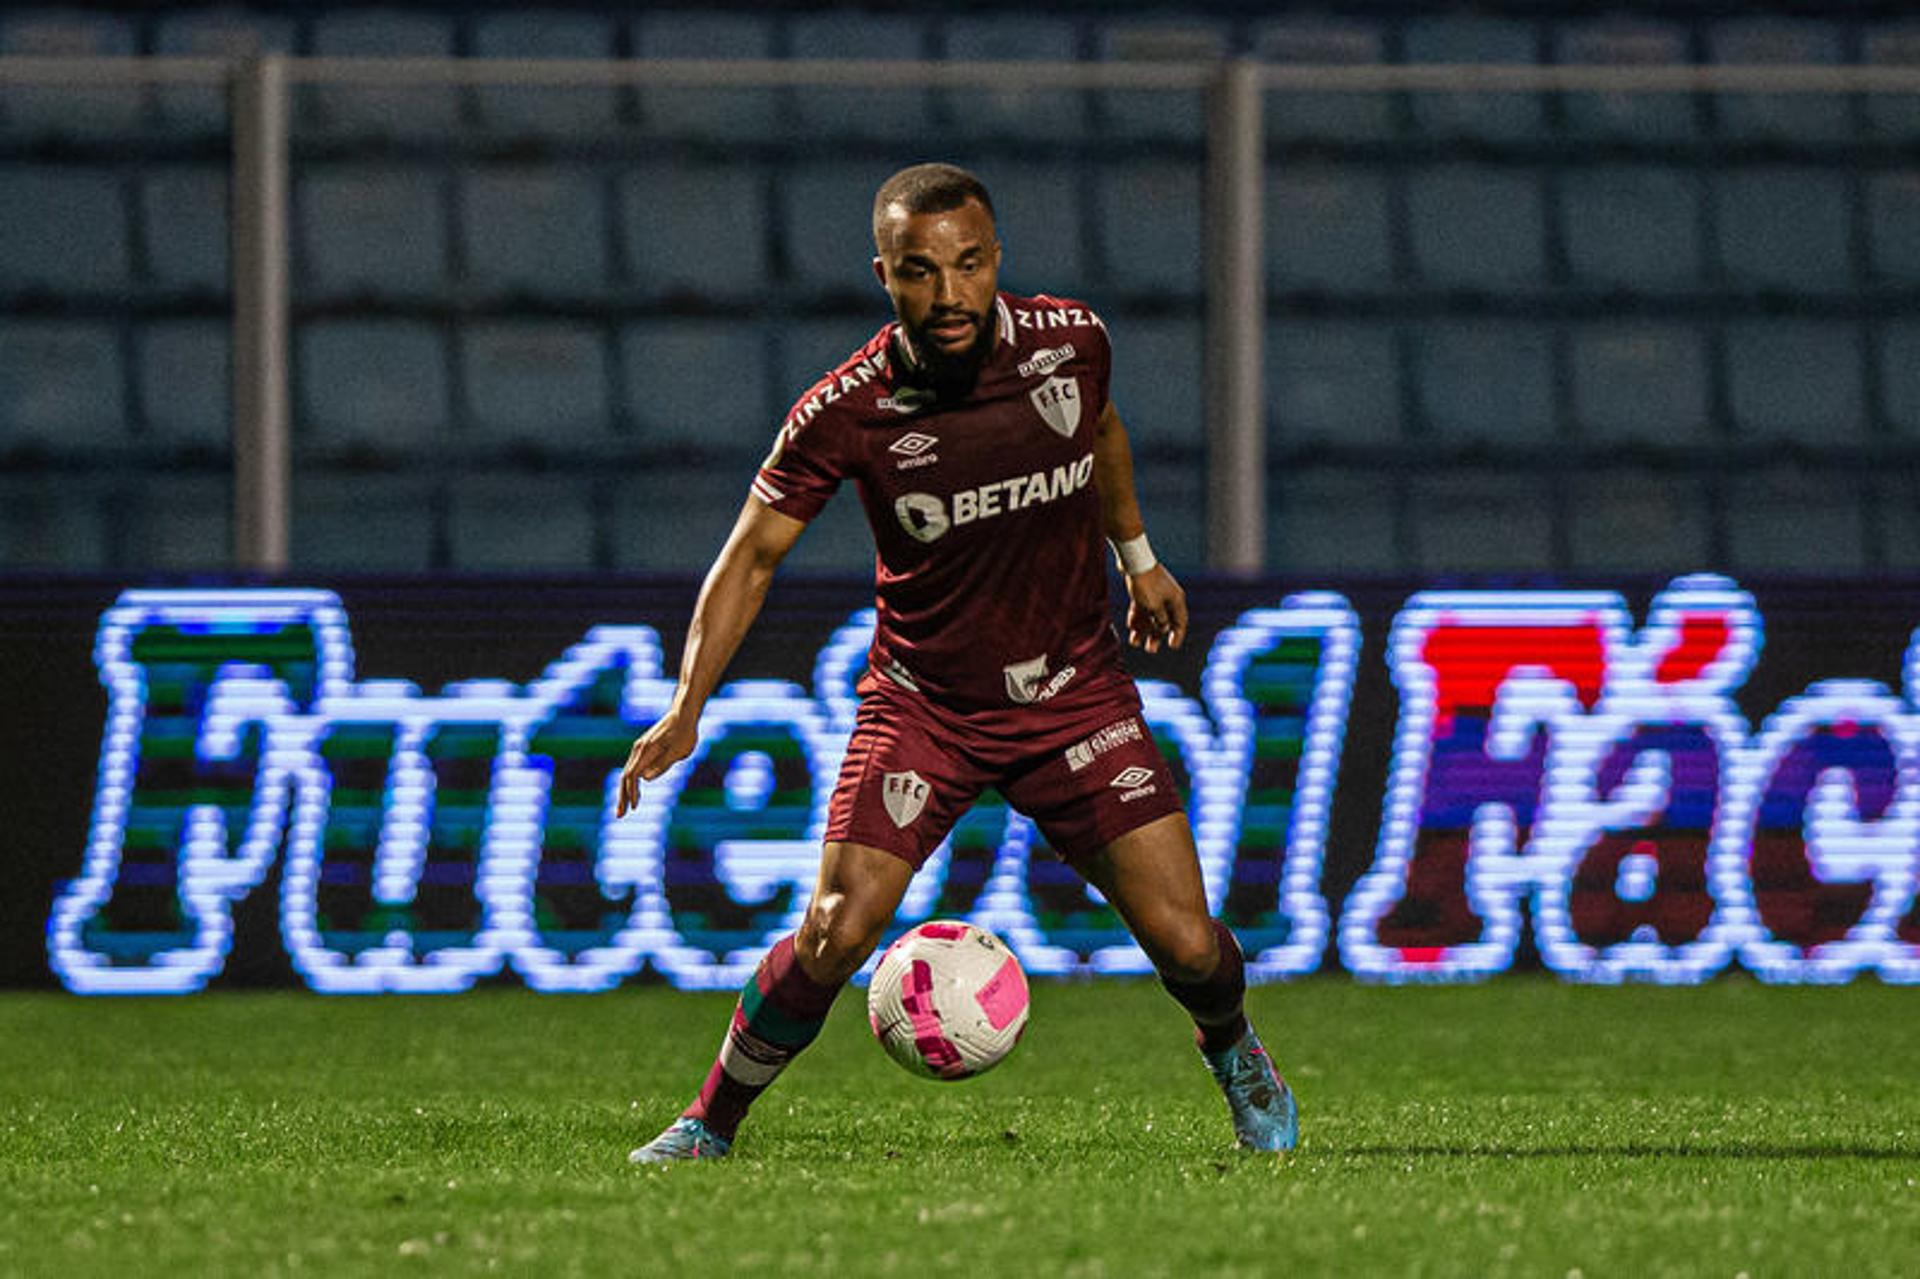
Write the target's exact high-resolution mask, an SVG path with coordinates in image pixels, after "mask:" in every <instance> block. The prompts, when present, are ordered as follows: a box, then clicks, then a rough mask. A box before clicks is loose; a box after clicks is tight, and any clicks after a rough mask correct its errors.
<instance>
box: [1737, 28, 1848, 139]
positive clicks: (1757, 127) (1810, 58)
mask: <svg viewBox="0 0 1920 1279" xmlns="http://www.w3.org/2000/svg"><path fill="white" fill-rule="evenodd" d="M1706 42H1707V51H1708V56H1709V57H1711V58H1712V60H1713V61H1715V62H1733V63H1740V64H1743V65H1752V64H1756V63H1780V64H1787V65H1794V66H1818V65H1821V64H1827V63H1837V62H1843V61H1845V60H1846V59H1845V58H1844V56H1843V52H1844V43H1843V40H1842V36H1841V28H1840V27H1839V25H1838V24H1836V23H1830V22H1821V21H1817V20H1814V19H1808V18H1784V17H1781V18H1776V17H1756V18H1728V19H1726V20H1725V21H1722V22H1718V23H1715V24H1712V25H1711V26H1710V27H1709V28H1708V31H1707V36H1706ZM1714 105H1715V106H1716V107H1717V109H1718V111H1719V118H1720V132H1721V133H1722V134H1723V135H1724V136H1726V137H1730V138H1737V139H1741V140H1743V141H1754V142H1776V143H1802V144H1812V143H1831V142H1843V141H1846V140H1847V139H1848V138H1849V137H1850V136H1851V135H1852V132H1853V125H1852V122H1851V120H1850V119H1849V116H1848V104H1847V99H1846V98H1844V97H1842V96H1839V95H1836V94H1827V93H1812V94H1808V93H1793V94H1762V93H1755V94H1744V93H1730V94H1724V95H1720V96H1719V97H1717V98H1716V99H1715V103H1714Z"/></svg>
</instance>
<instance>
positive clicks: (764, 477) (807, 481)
mask: <svg viewBox="0 0 1920 1279" xmlns="http://www.w3.org/2000/svg"><path fill="white" fill-rule="evenodd" d="M832 434H833V432H832V429H831V423H830V421H828V420H827V419H825V418H823V417H815V418H813V419H812V420H811V421H808V422H806V423H805V424H802V421H801V411H800V410H798V409H796V410H795V412H794V413H793V414H791V415H790V416H789V417H788V418H787V421H786V425H784V426H782V427H781V428H780V434H779V435H777V436H775V437H774V441H773V451H772V452H771V453H768V454H767V460H766V461H764V462H762V463H760V470H759V473H758V474H756V475H755V476H754V477H753V486H752V487H753V495H754V496H755V497H757V498H759V499H760V500H761V501H762V502H765V503H766V504H767V505H768V506H771V507H772V508H773V509H774V510H776V511H778V512H780V514H782V515H786V516H791V517H792V518H793V519H796V520H801V521H808V520H811V519H812V518H813V517H814V516H816V515H818V514H820V510H821V508H822V507H824V506H825V505H826V504H827V499H829V498H831V497H832V496H833V494H834V491H835V490H836V489H838V488H839V487H840V481H841V480H842V479H843V478H844V477H845V470H844V468H843V467H842V466H841V465H840V464H839V461H838V459H837V458H836V457H835V456H834V450H833V448H832V447H831V437H832Z"/></svg>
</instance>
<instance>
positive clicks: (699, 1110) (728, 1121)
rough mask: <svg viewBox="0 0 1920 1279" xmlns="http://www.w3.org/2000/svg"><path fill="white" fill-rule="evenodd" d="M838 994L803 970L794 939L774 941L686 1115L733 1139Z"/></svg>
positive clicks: (836, 989)
mask: <svg viewBox="0 0 1920 1279" xmlns="http://www.w3.org/2000/svg"><path fill="white" fill-rule="evenodd" d="M839 993H840V987H838V986H822V985H821V984H820V983H818V982H816V981H815V980H813V978H811V977H809V976H807V974H806V973H805V972H804V971H803V970H802V969H801V967H800V963H799V961H798V960H797V959H795V958H794V954H793V938H792V937H790V936H788V937H782V938H781V939H780V940H779V941H777V942H775V943H774V945H773V949H772V950H770V951H768V952H767V955H766V958H764V959H762V960H761V961H760V967H759V968H758V969H757V970H755V972H754V974H753V976H752V977H751V978H750V979H749V980H748V981H747V984H746V985H745V986H743V987H741V990H740V1002H739V1003H738V1004H737V1005H735V1007H734V1010H733V1025H732V1026H731V1027H729V1028H728V1030H727V1037H726V1038H725V1039H724V1040H722V1041H721V1044H720V1055H719V1057H718V1058H716V1059H715V1060H714V1063H713V1069H712V1070H710V1071H708V1072H707V1081H706V1083H704V1084H702V1085H701V1086H700V1095H699V1096H698V1097H696V1098H694V1101H693V1104H692V1105H691V1106H688V1107H687V1108H686V1110H685V1111H684V1112H682V1113H683V1114H685V1115H686V1116H688V1117H690V1118H693V1119H700V1120H704V1121H705V1122H706V1125H707V1127H709V1128H711V1129H713V1130H714V1131H715V1132H717V1133H719V1134H720V1135H721V1136H722V1137H724V1138H726V1139H727V1140H728V1141H732V1140H733V1134H734V1132H735V1130H737V1129H738V1128H739V1127H740V1121H741V1120H742V1119H745V1118H746V1117H747V1107H749V1106H751V1105H753V1101H754V1098H756V1097H758V1096H759V1095H760V1094H761V1093H763V1092H765V1091H766V1090H767V1087H768V1085H770V1084H772V1083H773V1081H774V1079H775V1078H777V1077H778V1076H779V1074H780V1072H781V1071H782V1070H785V1069H786V1068H787V1063H788V1062H790V1061H792V1060H793V1059H794V1058H795V1057H796V1056H798V1055H799V1053H800V1050H801V1049H802V1048H805V1047H806V1046H807V1045H808V1044H810V1043H812V1042H813V1040H814V1036H816V1035H818V1034H819V1033H820V1027H821V1026H822V1025H824V1024H825V1023H826V1019H827V1010H828V1009H829V1008H831V1007H833V998H834V996H835V995H838V994H839Z"/></svg>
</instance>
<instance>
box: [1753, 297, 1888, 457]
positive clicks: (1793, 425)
mask: <svg viewBox="0 0 1920 1279" xmlns="http://www.w3.org/2000/svg"><path fill="white" fill-rule="evenodd" d="M1860 370H1861V356H1860V341H1859V328H1858V326H1857V325H1855V324H1853V323H1851V322H1845V321H1841V322H1834V321H1826V320H1786V319H1770V320H1737V321H1735V322H1733V323H1731V324H1729V325H1728V326H1727V386H1728V399H1729V401H1730V404H1731V407H1732V409H1733V421H1734V426H1735V428H1736V429H1737V430H1739V431H1740V432H1742V433H1743V434H1745V435H1748V436H1750V437H1757V438H1759V439H1765V440H1796V441H1799V442H1800V443H1802V444H1806V445H1809V446H1812V447H1816V448H1817V447H1818V446H1820V445H1823V444H1852V445H1857V444H1859V443H1861V442H1862V439H1863V436H1864V432H1865V397H1864V395H1863V394H1862V391H1861V383H1860Z"/></svg>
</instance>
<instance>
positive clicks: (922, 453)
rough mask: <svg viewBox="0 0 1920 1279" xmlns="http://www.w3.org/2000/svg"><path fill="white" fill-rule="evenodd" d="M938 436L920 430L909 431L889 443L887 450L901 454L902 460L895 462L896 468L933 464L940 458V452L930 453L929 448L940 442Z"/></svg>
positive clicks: (902, 469) (905, 468) (907, 468)
mask: <svg viewBox="0 0 1920 1279" xmlns="http://www.w3.org/2000/svg"><path fill="white" fill-rule="evenodd" d="M939 442H940V441H939V439H938V437H936V436H932V435H927V434H924V433H922V432H920V431H908V432H907V433H906V434H905V435H903V436H901V437H900V438H899V439H897V440H895V441H894V442H893V443H891V444H889V445H887V452H889V453H898V454H900V455H901V456H900V460H899V461H898V462H896V463H894V469H895V470H899V471H905V470H910V469H912V468H913V467H916V466H931V465H933V464H934V463H935V462H938V461H939V460H940V455H939V454H938V453H929V452H927V450H928V449H930V448H932V447H933V446H934V445H936V444H938V443H939Z"/></svg>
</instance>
